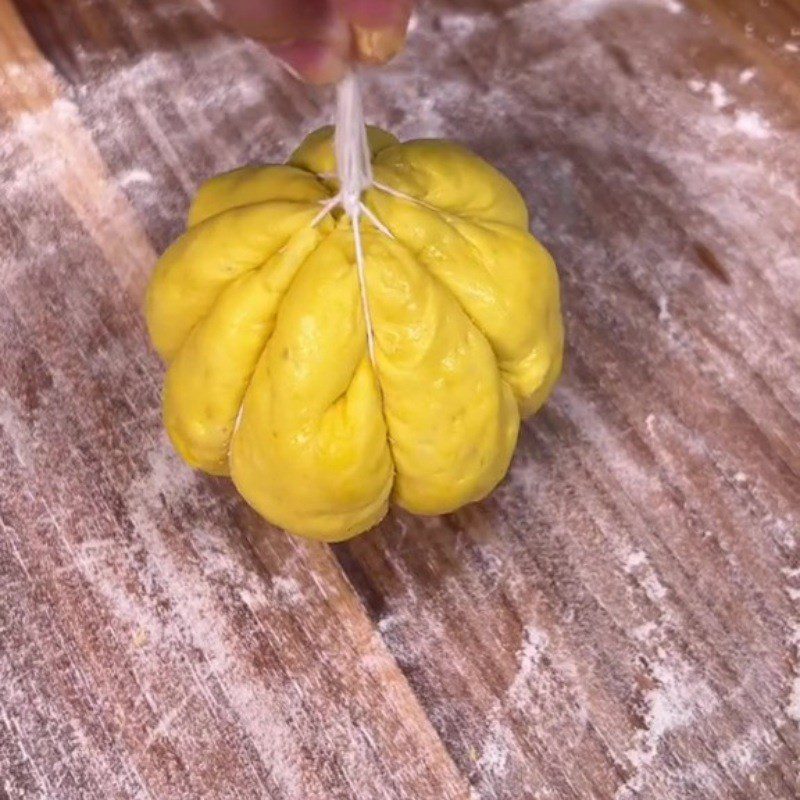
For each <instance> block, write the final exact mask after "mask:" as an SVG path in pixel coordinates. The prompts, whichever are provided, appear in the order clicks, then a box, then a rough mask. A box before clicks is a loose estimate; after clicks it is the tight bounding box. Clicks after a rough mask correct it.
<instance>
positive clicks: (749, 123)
mask: <svg viewBox="0 0 800 800" xmlns="http://www.w3.org/2000/svg"><path fill="white" fill-rule="evenodd" d="M734 125H735V127H736V130H737V131H741V132H742V133H744V134H746V135H747V136H750V137H751V138H753V139H768V138H769V137H770V135H771V131H770V127H769V124H768V123H767V121H766V120H765V119H764V117H762V116H761V114H759V113H758V112H757V111H737V112H736V118H735V123H734Z"/></svg>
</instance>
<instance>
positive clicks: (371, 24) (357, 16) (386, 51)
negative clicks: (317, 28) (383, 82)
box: [334, 0, 414, 64]
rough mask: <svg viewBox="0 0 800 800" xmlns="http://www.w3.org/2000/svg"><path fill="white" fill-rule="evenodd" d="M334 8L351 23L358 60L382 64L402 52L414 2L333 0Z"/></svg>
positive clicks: (396, 0)
mask: <svg viewBox="0 0 800 800" xmlns="http://www.w3.org/2000/svg"><path fill="white" fill-rule="evenodd" d="M334 6H335V7H336V8H337V10H338V12H339V14H340V15H341V16H342V18H344V19H345V20H346V21H347V22H348V23H349V24H350V27H351V29H352V31H353V49H354V56H355V58H356V59H358V60H359V61H363V62H365V63H369V64H383V63H385V62H386V61H389V60H390V59H391V58H393V57H394V56H396V55H397V54H398V53H399V52H400V51H401V50H402V49H403V45H404V44H405V39H406V31H407V29H408V21H409V19H410V17H411V10H412V8H413V6H414V2H413V0H334Z"/></svg>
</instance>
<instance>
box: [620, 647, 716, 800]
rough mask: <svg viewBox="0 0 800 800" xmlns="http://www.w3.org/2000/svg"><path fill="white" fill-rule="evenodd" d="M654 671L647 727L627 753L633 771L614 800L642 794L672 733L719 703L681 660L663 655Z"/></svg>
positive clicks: (648, 698)
mask: <svg viewBox="0 0 800 800" xmlns="http://www.w3.org/2000/svg"><path fill="white" fill-rule="evenodd" d="M651 673H652V677H653V679H654V680H655V681H656V682H657V684H658V685H657V687H656V688H654V689H651V690H649V691H648V692H647V693H646V694H645V698H644V703H645V710H644V727H643V729H642V730H640V731H639V732H638V733H637V734H636V736H635V737H634V741H633V743H632V746H631V747H630V749H629V750H628V751H627V753H626V754H625V755H626V757H627V759H628V761H629V762H630V765H631V767H632V768H633V774H632V775H631V776H630V778H628V780H627V781H625V783H624V784H623V785H622V786H620V787H619V789H618V790H617V792H616V793H615V795H614V800H631V799H632V798H634V797H637V796H639V793H640V792H641V791H642V790H643V789H644V788H645V787H646V785H647V784H646V782H647V780H648V778H649V773H648V771H647V768H648V767H649V766H650V765H651V764H652V763H653V762H654V761H655V759H656V757H657V755H658V751H659V748H660V747H661V746H662V745H663V743H664V741H665V739H666V738H667V737H668V736H669V734H670V733H673V732H675V731H678V730H680V729H681V728H685V727H686V726H688V725H690V724H691V723H692V722H693V721H694V720H695V719H697V718H698V717H702V716H705V715H708V714H710V713H712V712H713V711H714V709H715V708H716V707H717V705H718V698H717V697H716V695H715V694H714V692H713V691H712V690H711V688H710V687H709V686H708V684H707V683H706V682H705V681H704V680H703V679H702V678H700V677H699V676H698V675H697V673H696V670H694V669H693V668H692V667H691V666H690V665H688V664H687V663H685V662H683V661H681V660H680V659H677V658H675V657H672V658H668V657H666V656H664V655H663V654H662V660H660V661H658V662H657V663H656V664H654V665H653V666H652V668H651Z"/></svg>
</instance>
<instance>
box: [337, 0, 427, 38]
mask: <svg viewBox="0 0 800 800" xmlns="http://www.w3.org/2000/svg"><path fill="white" fill-rule="evenodd" d="M334 5H335V6H336V8H337V9H338V10H339V13H341V15H342V16H343V17H344V18H345V19H346V20H347V21H348V22H350V23H352V24H353V25H357V26H359V27H363V28H370V29H372V30H374V29H379V28H393V29H395V30H397V29H399V28H402V29H403V30H404V31H405V29H406V26H407V25H408V19H409V17H410V16H411V8H412V6H413V5H414V3H413V0H334Z"/></svg>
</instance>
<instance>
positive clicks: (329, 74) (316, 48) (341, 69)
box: [269, 40, 347, 86]
mask: <svg viewBox="0 0 800 800" xmlns="http://www.w3.org/2000/svg"><path fill="white" fill-rule="evenodd" d="M269 49H270V52H271V53H272V54H273V55H274V56H275V57H276V58H278V59H279V60H280V62H281V63H282V65H283V66H284V67H285V69H286V70H287V71H288V72H289V73H290V74H291V75H293V76H294V77H296V78H299V79H300V80H303V81H305V82H306V83H312V84H315V85H318V86H321V85H324V84H328V83H335V82H336V81H338V80H340V79H341V78H342V77H344V74H345V73H346V71H347V59H346V58H345V55H344V54H343V53H341V52H340V51H339V49H338V48H336V47H335V46H333V45H331V44H329V43H327V42H315V41H305V40H299V41H296V42H291V43H290V44H281V45H272V46H271V47H270V48H269Z"/></svg>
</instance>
